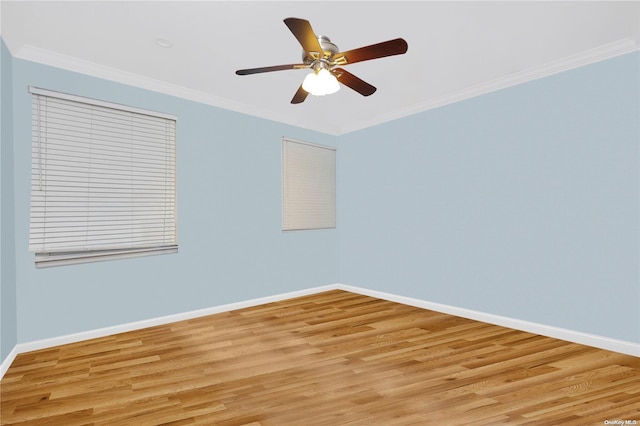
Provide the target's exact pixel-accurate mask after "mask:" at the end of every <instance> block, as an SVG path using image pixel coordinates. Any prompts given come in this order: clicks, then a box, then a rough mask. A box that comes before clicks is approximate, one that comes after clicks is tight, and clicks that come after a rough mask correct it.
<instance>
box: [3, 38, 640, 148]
mask: <svg viewBox="0 0 640 426" xmlns="http://www.w3.org/2000/svg"><path fill="white" fill-rule="evenodd" d="M638 50H640V46H639V45H638V43H637V42H635V41H634V40H632V39H630V38H624V39H621V40H618V41H615V42H612V43H609V44H605V45H602V46H599V47H597V48H594V49H590V50H587V51H585V52H581V53H578V54H576V55H571V56H568V57H565V58H562V59H560V60H557V61H552V62H549V63H546V64H543V65H541V66H537V67H533V68H529V69H526V70H523V71H520V72H516V73H513V74H510V75H508V76H505V77H501V78H497V79H494V80H490V81H487V82H483V83H481V84H477V85H474V86H471V87H467V88H465V89H462V90H458V91H456V92H452V93H448V94H446V95H444V96H440V97H437V98H432V99H428V100H426V101H424V102H420V103H418V104H414V105H411V106H409V107H406V108H402V109H400V110H398V111H395V112H393V113H390V114H383V115H379V116H377V117H375V118H374V119H373V120H366V121H359V122H357V123H353V125H350V126H343V127H341V128H338V129H336V128H335V127H332V126H330V127H328V128H324V127H318V128H310V129H309V130H315V131H318V132H321V133H325V134H329V135H333V136H340V135H344V134H347V133H351V132H354V131H357V130H362V129H365V128H368V127H373V126H376V125H379V124H382V123H385V122H389V121H392V120H397V119H399V118H403V117H406V116H409V115H413V114H417V113H420V112H424V111H428V110H431V109H434V108H438V107H441V106H444V105H448V104H452V103H455V102H459V101H462V100H465V99H469V98H473V97H476V96H480V95H483V94H486V93H490V92H494V91H497V90H501V89H505V88H507V87H511V86H515V85H518V84H522V83H526V82H528V81H532V80H537V79H539V78H542V77H546V76H550V75H553V74H557V73H561V72H564V71H568V70H571V69H574V68H578V67H582V66H585V65H589V64H592V63H595V62H599V61H603V60H606V59H610V58H614V57H616V56H620V55H624V54H627V53H631V52H635V51H638ZM14 57H16V58H18V59H23V60H27V61H32V62H36V63H40V64H44V65H49V66H52V67H56V68H62V69H65V70H68V71H73V72H77V73H80V74H86V75H90V76H93V77H97V78H101V79H105V80H109V81H114V82H118V83H122V84H126V85H130V86H135V87H139V88H142V89H147V90H151V91H154V92H160V93H163V94H166V95H170V96H176V97H179V98H182V99H187V100H191V101H195V102H199V103H203V104H207V105H211V106H215V107H219V108H224V109H228V110H231V111H236V112H240V113H243V114H248V115H252V116H256V117H260V118H263V119H267V120H272V121H277V122H280V123H284V124H288V125H291V126H296V127H300V125H299V124H298V123H296V122H293V121H292V120H291V117H290V116H289V115H286V114H277V113H274V112H273V111H265V110H261V109H259V108H257V107H255V106H254V105H248V104H243V103H240V102H236V101H232V100H230V99H227V98H222V97H219V96H215V95H212V94H209V93H205V92H202V91H198V90H194V89H189V88H186V87H183V86H179V85H176V84H171V83H167V82H164V81H161V80H157V79H152V78H149V77H145V76H142V75H139V74H134V73H130V72H127V71H123V70H120V69H116V68H112V67H107V66H104V65H101V64H97V63H94V62H90V61H85V60H82V59H78V58H75V57H72V56H69V55H63V54H60V53H56V52H53V51H50V50H45V49H41V48H38V47H34V46H29V45H25V46H22V47H21V48H19V49H18V50H17V52H16V54H15V55H14Z"/></svg>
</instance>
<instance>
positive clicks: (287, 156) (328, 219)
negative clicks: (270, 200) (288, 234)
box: [282, 139, 336, 231]
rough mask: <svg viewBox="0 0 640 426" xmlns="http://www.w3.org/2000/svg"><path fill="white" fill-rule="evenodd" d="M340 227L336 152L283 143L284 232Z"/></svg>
mask: <svg viewBox="0 0 640 426" xmlns="http://www.w3.org/2000/svg"><path fill="white" fill-rule="evenodd" d="M335 227H336V149H335V148H333V147H328V146H322V145H316V144H311V143H307V142H300V141H294V140H291V139H283V140H282V229H283V230H284V231H295V230H303V229H326V228H335Z"/></svg>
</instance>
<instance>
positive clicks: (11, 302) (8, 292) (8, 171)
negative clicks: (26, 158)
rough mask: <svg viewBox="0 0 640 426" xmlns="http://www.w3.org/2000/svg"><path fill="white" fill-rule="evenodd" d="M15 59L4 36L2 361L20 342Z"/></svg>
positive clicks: (0, 88) (0, 45) (0, 111)
mask: <svg viewBox="0 0 640 426" xmlns="http://www.w3.org/2000/svg"><path fill="white" fill-rule="evenodd" d="M12 62H13V59H12V57H11V54H10V53H9V50H8V49H7V46H5V44H4V41H2V40H1V39H0V362H1V361H2V360H4V359H5V358H6V356H7V355H8V354H9V352H11V350H12V349H13V347H14V346H15V344H16V342H17V333H18V328H17V317H16V270H15V256H14V253H15V249H14V243H15V239H14V234H15V233H14V222H13V221H14V213H13V206H14V203H13V170H14V169H13V146H12V141H13V113H12V111H13V105H12V103H13V96H12V94H13V88H12V78H13V72H12V71H13V70H12Z"/></svg>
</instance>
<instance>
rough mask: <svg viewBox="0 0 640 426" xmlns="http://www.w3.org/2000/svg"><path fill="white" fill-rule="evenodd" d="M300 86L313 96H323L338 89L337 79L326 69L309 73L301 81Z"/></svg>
mask: <svg viewBox="0 0 640 426" xmlns="http://www.w3.org/2000/svg"><path fill="white" fill-rule="evenodd" d="M302 88H303V89H304V90H306V91H307V92H309V93H311V94H312V95H314V96H324V95H330V94H332V93H336V92H337V91H338V90H340V84H339V83H338V79H337V78H336V77H335V76H334V75H333V74H331V73H330V72H329V71H327V70H326V69H324V68H322V69H320V71H318V73H317V74H316V73H315V72H312V73H309V74H308V75H307V76H306V77H305V79H304V81H303V82H302Z"/></svg>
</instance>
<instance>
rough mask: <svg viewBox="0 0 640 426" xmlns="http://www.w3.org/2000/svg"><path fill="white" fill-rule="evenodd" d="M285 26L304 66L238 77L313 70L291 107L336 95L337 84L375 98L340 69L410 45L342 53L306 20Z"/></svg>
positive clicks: (274, 68)
mask: <svg viewBox="0 0 640 426" xmlns="http://www.w3.org/2000/svg"><path fill="white" fill-rule="evenodd" d="M284 23H285V24H286V25H287V27H289V29H290V30H291V32H292V33H293V35H294V36H295V37H296V39H298V42H299V43H300V44H301V45H302V49H303V52H302V63H301V64H287V65H275V66H271V67H261V68H249V69H243V70H238V71H236V74H237V75H249V74H258V73H263V72H271V71H283V70H292V69H305V68H310V69H312V70H313V72H312V73H310V74H308V75H307V77H306V78H305V79H304V82H303V83H302V84H301V85H300V87H299V88H298V91H297V92H296V94H295V95H294V96H293V99H291V103H292V104H299V103H302V102H304V100H305V99H306V98H307V95H308V94H309V93H311V94H313V95H317V96H322V95H326V94H330V93H335V92H336V91H337V90H338V89H339V88H340V85H339V84H338V82H340V83H342V84H344V85H345V86H347V87H349V88H351V89H353V90H355V91H356V92H358V93H360V94H361V95H362V96H369V95H372V94H373V93H374V92H375V91H376V88H375V87H374V86H372V85H370V84H369V83H367V82H366V81H363V80H361V79H360V78H358V77H356V76H355V75H353V74H351V73H350V72H348V71H346V70H344V69H342V68H340V67H341V66H344V65H349V64H353V63H355V62H362V61H368V60H371V59H377V58H384V57H386V56H393V55H401V54H403V53H405V52H406V51H407V48H408V45H407V42H406V41H404V40H403V39H401V38H396V39H394V40H389V41H384V42H382V43H376V44H372V45H369V46H364V47H360V48H358V49H353V50H348V51H346V52H340V51H339V49H338V46H336V45H335V44H333V43H332V42H331V40H330V39H329V37H327V36H322V35H321V36H316V34H315V32H314V31H313V29H312V28H311V24H310V23H309V21H307V20H306V19H299V18H287V19H285V20H284Z"/></svg>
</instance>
